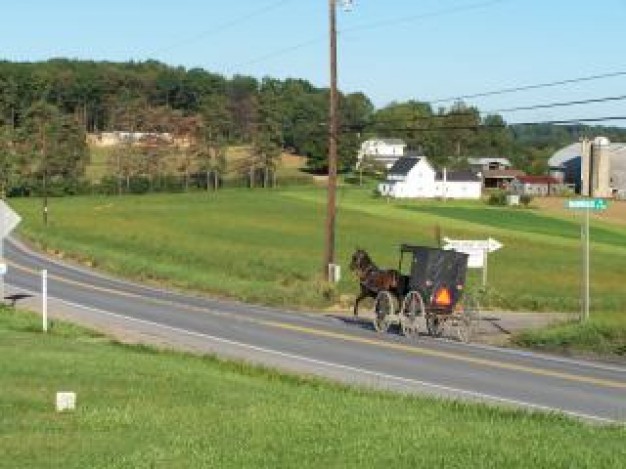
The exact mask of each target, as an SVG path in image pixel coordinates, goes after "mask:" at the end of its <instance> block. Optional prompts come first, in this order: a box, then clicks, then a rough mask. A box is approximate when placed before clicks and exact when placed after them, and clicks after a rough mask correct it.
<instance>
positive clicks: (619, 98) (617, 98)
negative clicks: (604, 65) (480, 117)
mask: <svg viewBox="0 0 626 469" xmlns="http://www.w3.org/2000/svg"><path fill="white" fill-rule="evenodd" d="M624 99H626V95H621V96H609V97H606V98H592V99H583V100H579V101H565V102H558V103H549V104H535V105H531V106H520V107H512V108H508V109H498V110H495V111H486V112H481V114H483V113H484V114H496V113H500V112H516V111H530V110H533V109H549V108H555V107H565V106H577V105H581V104H592V103H606V102H609V101H623V100H624Z"/></svg>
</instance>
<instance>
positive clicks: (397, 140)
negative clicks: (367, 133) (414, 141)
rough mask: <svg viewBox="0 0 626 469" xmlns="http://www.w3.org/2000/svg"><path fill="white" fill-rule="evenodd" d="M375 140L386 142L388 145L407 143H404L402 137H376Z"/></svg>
mask: <svg viewBox="0 0 626 469" xmlns="http://www.w3.org/2000/svg"><path fill="white" fill-rule="evenodd" d="M374 140H378V141H380V142H383V143H386V144H387V145H406V143H404V140H402V139H400V138H376V139H374Z"/></svg>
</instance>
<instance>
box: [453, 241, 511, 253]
mask: <svg viewBox="0 0 626 469" xmlns="http://www.w3.org/2000/svg"><path fill="white" fill-rule="evenodd" d="M443 240H444V242H445V243H446V244H445V245H444V246H443V248H444V249H454V250H455V251H459V252H465V253H467V254H470V251H487V252H494V251H497V250H498V249H500V248H502V246H503V244H502V243H500V242H499V241H497V240H495V239H493V238H489V239H450V238H443Z"/></svg>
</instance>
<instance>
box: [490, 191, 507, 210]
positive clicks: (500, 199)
mask: <svg viewBox="0 0 626 469" xmlns="http://www.w3.org/2000/svg"><path fill="white" fill-rule="evenodd" d="M488 203H489V205H500V206H504V205H506V192H504V191H495V192H492V193H491V194H490V195H489V200H488Z"/></svg>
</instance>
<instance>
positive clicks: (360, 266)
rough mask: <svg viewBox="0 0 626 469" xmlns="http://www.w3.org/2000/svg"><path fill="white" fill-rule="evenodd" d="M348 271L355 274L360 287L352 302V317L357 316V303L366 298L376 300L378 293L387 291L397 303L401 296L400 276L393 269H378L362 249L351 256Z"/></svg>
mask: <svg viewBox="0 0 626 469" xmlns="http://www.w3.org/2000/svg"><path fill="white" fill-rule="evenodd" d="M350 270H351V271H352V272H354V273H355V274H356V276H357V277H358V279H359V285H360V286H361V293H359V296H357V298H356V300H355V302H354V311H353V314H354V316H358V315H359V312H358V310H359V302H360V301H361V300H363V299H364V298H367V297H372V298H376V296H377V295H378V292H380V291H383V290H387V291H389V292H390V293H391V294H392V295H394V296H395V297H396V299H397V300H398V301H399V300H400V297H401V296H402V295H401V292H400V283H401V281H402V275H401V274H400V272H399V271H398V270H395V269H385V270H383V269H379V268H378V267H377V266H376V264H374V262H373V261H372V259H371V257H370V256H369V254H368V253H367V251H365V250H364V249H358V248H357V250H356V251H355V252H354V254H352V260H351V261H350Z"/></svg>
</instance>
